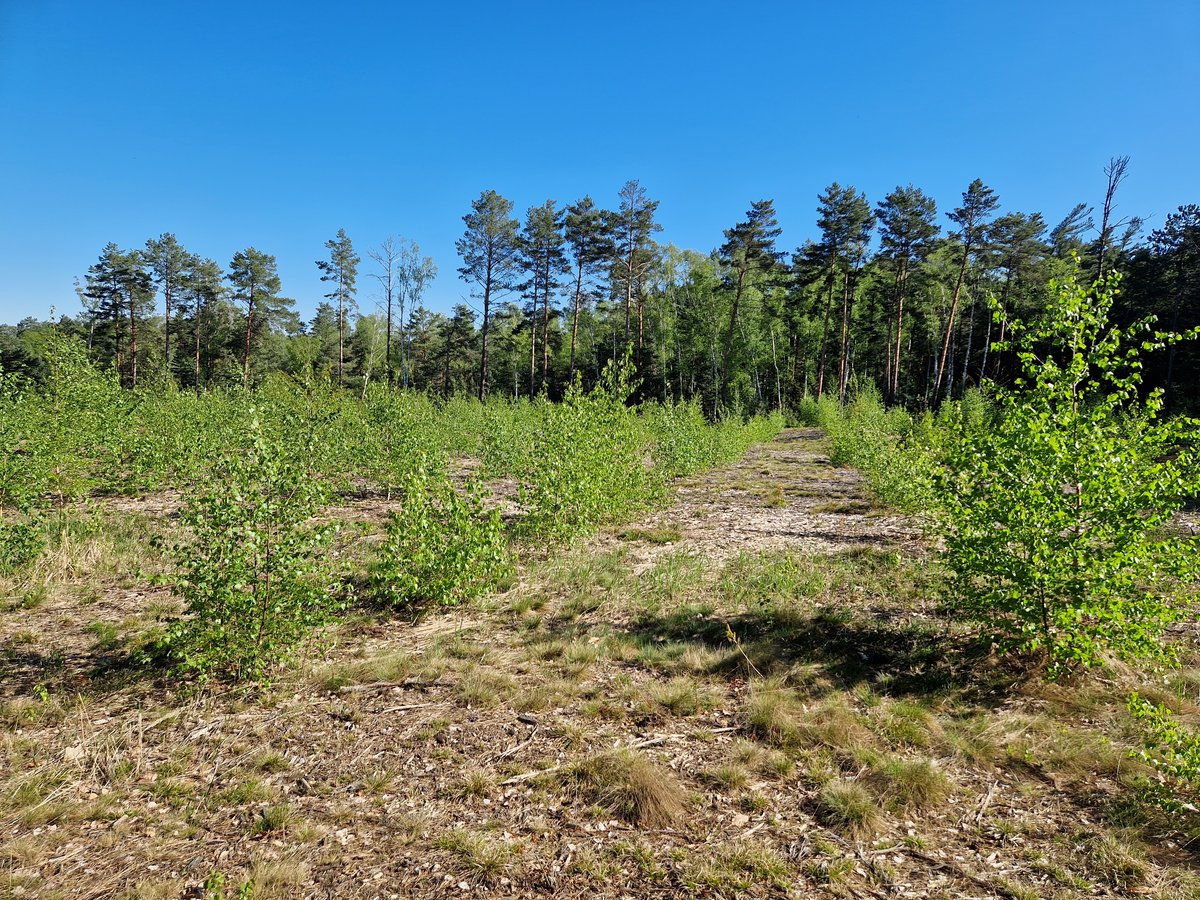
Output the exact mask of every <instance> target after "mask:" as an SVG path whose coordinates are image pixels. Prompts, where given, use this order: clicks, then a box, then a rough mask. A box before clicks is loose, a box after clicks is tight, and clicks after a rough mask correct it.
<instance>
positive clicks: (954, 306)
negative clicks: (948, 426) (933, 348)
mask: <svg viewBox="0 0 1200 900" xmlns="http://www.w3.org/2000/svg"><path fill="white" fill-rule="evenodd" d="M970 258H971V245H970V244H965V245H964V246H963V259H962V265H961V266H959V269H958V279H957V280H956V281H955V282H954V297H953V298H952V299H951V300H950V318H949V320H948V321H947V322H946V336H945V337H944V338H943V339H942V356H941V359H940V360H939V362H938V370H937V379H936V380H935V381H934V383H933V402H934V403H937V402H938V400H939V399H940V395H941V392H942V380H943V377H944V375H945V374H946V357H947V355H948V354H949V352H950V338H951V337H952V336H953V334H954V319H955V316H956V315H957V313H958V301H959V298H960V296H961V295H962V286H963V278H964V276H965V275H966V274H967V260H969V259H970ZM950 377H951V380H953V378H954V374H953V372H951V375H950ZM948 393H949V392H948V391H947V394H948Z"/></svg>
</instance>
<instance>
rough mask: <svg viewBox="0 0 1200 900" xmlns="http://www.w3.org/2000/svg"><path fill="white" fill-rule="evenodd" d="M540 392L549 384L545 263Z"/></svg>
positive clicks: (548, 326)
mask: <svg viewBox="0 0 1200 900" xmlns="http://www.w3.org/2000/svg"><path fill="white" fill-rule="evenodd" d="M542 292H543V293H542V390H544V391H546V392H549V390H550V388H549V384H550V264H549V263H548V262H547V263H546V272H545V281H544V282H543V284H542Z"/></svg>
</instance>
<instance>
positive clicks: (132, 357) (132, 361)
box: [129, 290, 137, 388]
mask: <svg viewBox="0 0 1200 900" xmlns="http://www.w3.org/2000/svg"><path fill="white" fill-rule="evenodd" d="M136 303H137V301H136V299H135V297H134V293H133V291H132V290H131V291H130V292H129V375H130V377H129V386H130V387H134V388H136V387H137V305H136Z"/></svg>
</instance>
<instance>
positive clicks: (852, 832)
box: [816, 778, 883, 839]
mask: <svg viewBox="0 0 1200 900" xmlns="http://www.w3.org/2000/svg"><path fill="white" fill-rule="evenodd" d="M816 816H817V820H818V821H819V822H821V823H822V824H823V825H827V826H828V827H830V828H832V829H834V830H835V831H838V832H840V833H842V834H845V835H847V836H848V837H852V838H855V839H862V838H866V837H870V836H871V835H872V834H874V833H875V830H876V829H877V828H878V827H879V825H880V823H881V820H882V818H883V815H882V811H881V810H880V809H879V805H878V804H877V803H876V800H875V798H874V797H873V796H872V794H871V792H870V791H869V790H867V788H866V787H864V786H863V785H862V784H860V783H859V782H857V781H852V780H849V779H845V778H836V779H834V780H832V781H830V782H829V783H828V784H826V785H825V786H824V787H823V788H821V790H820V793H819V794H818V795H817V799H816Z"/></svg>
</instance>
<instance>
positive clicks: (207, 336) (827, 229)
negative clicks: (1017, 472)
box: [0, 157, 1200, 417]
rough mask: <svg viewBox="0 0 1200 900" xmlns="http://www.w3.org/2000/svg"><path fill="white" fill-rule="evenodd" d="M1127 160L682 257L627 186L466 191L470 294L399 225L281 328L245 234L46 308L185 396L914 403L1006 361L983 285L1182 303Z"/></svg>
mask: <svg viewBox="0 0 1200 900" xmlns="http://www.w3.org/2000/svg"><path fill="white" fill-rule="evenodd" d="M1127 166H1128V158H1125V157H1122V158H1117V159H1114V160H1112V161H1111V162H1110V163H1109V165H1108V166H1106V167H1105V169H1104V174H1105V176H1106V184H1105V191H1104V194H1103V199H1102V202H1100V203H1098V204H1097V205H1096V207H1095V208H1093V207H1092V206H1089V205H1088V204H1086V203H1080V204H1078V205H1077V206H1075V207H1074V208H1073V209H1072V210H1071V211H1070V212H1069V213H1068V215H1067V216H1066V217H1065V218H1063V219H1062V221H1060V222H1058V223H1057V224H1056V225H1054V226H1053V227H1051V226H1050V225H1049V224H1048V223H1047V222H1046V220H1045V219H1044V218H1043V216H1042V214H1041V213H1038V212H1020V211H1004V210H1002V209H1001V205H1000V200H999V197H998V196H997V195H996V192H995V191H994V190H992V189H991V188H990V187H988V186H987V185H986V184H984V183H983V181H981V180H979V179H976V180H975V181H972V182H971V183H970V184H969V185H968V186H967V187H966V190H964V191H963V193H962V197H961V202H960V203H958V204H957V205H955V206H954V207H952V208H951V209H950V210H948V211H946V212H945V213H944V215H939V210H938V206H937V203H936V202H935V200H934V199H933V198H932V197H930V196H929V195H928V194H926V193H925V192H924V191H923V190H921V189H920V188H918V187H914V186H913V185H911V184H909V185H900V186H897V187H896V188H895V189H894V190H893V191H891V192H890V193H888V194H887V195H886V196H884V197H883V198H882V199H879V200H877V201H876V202H875V203H874V204H872V203H871V202H870V200H868V198H867V197H866V195H865V194H864V193H863V192H862V191H859V190H857V189H856V188H854V187H853V186H850V185H842V184H840V183H837V182H834V183H833V184H831V185H829V186H828V187H827V188H826V189H825V190H824V191H822V192H821V193H820V194H819V195H818V197H817V205H816V216H817V228H818V233H819V236H818V237H817V238H816V239H815V240H808V241H805V242H804V243H803V244H802V245H801V246H799V247H797V248H795V249H794V250H793V251H792V252H790V253H789V252H786V251H785V250H784V249H783V248H782V246H781V245H780V236H781V233H782V232H781V229H780V227H779V224H778V221H777V218H776V213H775V208H774V204H773V201H771V200H759V201H755V202H753V203H752V204H751V205H750V207H749V209H748V210H747V212H746V214H745V216H744V217H743V219H742V220H741V221H739V222H736V223H734V224H733V225H732V226H731V227H730V228H728V229H726V230H725V232H724V240H723V242H722V243H721V244H720V245H719V246H718V247H716V248H715V249H714V250H712V251H710V252H700V251H696V250H689V249H681V248H679V247H677V246H675V245H674V244H671V243H661V242H659V241H658V240H657V238H656V236H657V235H658V233H659V232H660V231H661V230H662V229H661V225H660V224H659V223H658V221H657V212H658V205H659V204H658V201H656V200H653V199H651V198H650V196H649V194H648V193H647V191H646V189H645V188H644V187H643V186H642V185H641V184H640V183H639V182H637V181H629V182H627V183H626V184H625V185H624V186H622V188H621V189H620V191H619V192H618V195H617V198H616V199H617V203H616V205H615V208H612V209H606V208H603V207H601V206H599V205H597V204H596V202H595V201H594V200H593V199H592V198H591V197H590V196H585V197H583V198H582V199H580V200H577V201H575V202H573V203H569V204H566V205H565V206H560V205H559V203H558V202H556V201H554V200H547V201H545V202H544V203H542V204H540V205H537V206H533V207H530V208H529V209H528V210H527V211H526V213H525V216H524V219H523V220H522V219H520V218H518V217H517V215H516V213H515V210H514V206H513V203H512V202H511V201H510V200H508V199H506V198H504V197H502V196H501V195H500V194H498V193H496V192H495V191H490V190H489V191H484V192H483V193H482V194H481V195H480V196H479V198H478V199H476V200H475V201H474V202H473V203H472V204H471V209H470V211H469V212H468V213H467V214H466V215H465V216H464V217H463V222H464V231H463V235H462V237H461V238H460V239H459V240H458V242H457V247H456V249H457V251H458V255H459V266H458V269H457V271H458V275H459V276H460V278H461V279H462V280H463V281H464V282H465V283H466V284H468V285H469V286H470V299H471V302H470V303H467V302H464V303H459V304H457V305H456V306H455V307H454V308H453V310H451V311H450V312H449V313H446V314H443V313H437V312H432V311H430V310H429V309H428V308H427V307H426V306H425V305H424V302H423V297H424V294H425V291H426V288H427V287H428V285H429V284H430V282H431V281H432V280H433V279H434V278H436V277H437V274H438V269H437V266H436V265H435V264H434V262H433V260H432V259H431V258H429V257H428V256H425V255H423V254H422V252H421V250H420V247H419V246H418V245H417V244H416V243H415V242H413V241H411V240H407V239H403V238H395V237H392V238H387V239H386V240H384V241H383V242H382V243H380V244H379V245H377V246H376V247H374V248H372V249H370V250H369V251H368V252H367V257H368V261H367V262H366V263H365V265H364V260H363V259H362V258H361V256H360V255H359V253H358V252H357V251H356V250H355V248H354V246H353V244H352V242H351V240H350V238H349V237H348V236H347V235H346V233H345V231H344V230H339V231H338V232H337V234H336V235H335V237H333V238H331V239H330V240H329V241H327V242H326V245H325V249H326V251H327V253H326V256H325V257H323V258H322V259H320V260H317V261H316V262H315V264H316V266H317V268H318V270H319V272H320V278H321V279H322V281H323V282H325V283H326V284H327V286H328V288H329V290H328V292H327V293H326V294H325V296H324V300H323V302H322V303H321V304H320V305H319V306H318V307H317V310H316V314H315V315H314V316H313V318H312V319H311V320H309V321H307V322H304V321H301V319H300V317H299V315H298V314H297V313H296V310H295V303H294V301H293V300H292V299H290V298H288V297H287V296H285V295H284V293H283V288H282V285H281V282H280V279H279V275H278V273H277V267H276V260H275V257H273V256H272V255H270V254H268V253H265V252H263V251H260V250H258V249H256V248H254V247H248V248H246V249H244V250H240V251H238V252H237V253H235V254H234V255H233V258H232V259H231V260H230V262H229V264H228V265H227V266H226V267H225V268H224V269H222V267H221V266H220V265H219V264H218V263H216V262H215V261H213V260H211V259H204V258H201V257H199V256H197V255H196V254H193V253H190V252H189V251H188V250H186V249H185V248H184V247H183V245H182V244H181V243H180V242H179V241H178V240H177V239H176V237H175V236H174V235H173V234H169V233H168V234H163V235H161V236H159V237H158V238H154V239H151V240H148V241H147V242H146V244H145V246H144V247H141V248H137V249H133V250H123V249H121V248H119V247H118V246H116V245H115V244H109V245H108V246H106V247H105V248H104V249H103V251H102V252H101V254H100V257H99V259H98V260H97V262H96V263H95V264H94V265H92V266H91V268H89V269H88V271H87V274H86V276H85V278H84V280H83V282H82V283H79V284H78V285H77V292H78V295H79V298H80V302H81V305H82V312H81V313H80V314H78V315H74V316H64V317H63V318H62V319H61V320H60V322H58V323H56V324H57V326H58V327H60V328H67V329H71V330H73V331H75V332H77V333H78V334H79V335H80V336H81V337H82V338H83V339H85V340H86V341H87V344H88V346H89V348H90V349H91V352H92V354H93V356H94V358H95V360H96V361H97V362H98V363H99V364H100V365H101V366H105V367H112V368H114V369H116V370H117V371H118V372H120V375H121V378H122V381H123V383H125V384H126V385H128V386H130V387H135V386H137V385H139V384H144V383H147V382H149V381H162V380H170V381H173V382H174V383H175V384H177V385H178V386H179V387H182V388H194V389H197V390H204V389H209V388H216V387H223V386H230V385H235V384H244V385H246V384H252V383H254V382H256V381H257V380H258V379H260V378H261V377H262V376H264V375H265V374H267V373H269V372H272V371H282V372H285V373H288V374H290V375H292V376H294V377H297V378H314V377H327V378H329V379H331V380H334V381H335V382H336V383H338V384H340V385H343V386H347V387H353V388H360V387H361V386H362V385H364V384H366V383H369V382H371V381H373V380H385V381H387V382H389V383H393V384H398V385H400V386H403V387H407V388H413V389H416V390H421V391H426V392H429V393H433V394H436V395H441V396H450V395H451V394H457V393H464V394H473V395H475V396H478V397H480V398H484V397H486V396H488V395H489V394H502V395H508V396H513V397H521V396H529V397H535V396H538V395H539V394H546V395H548V396H550V397H551V398H558V397H561V396H562V395H563V393H564V392H565V389H566V387H567V386H568V385H569V384H570V383H571V382H572V381H573V380H575V379H577V378H578V379H580V380H582V381H583V382H584V384H585V385H587V384H590V383H594V382H595V381H596V380H597V379H598V377H599V374H600V372H601V371H602V370H603V367H604V364H605V363H606V362H607V361H608V360H610V359H619V358H621V357H622V356H624V355H625V354H626V353H628V354H630V355H631V356H632V357H633V359H634V361H635V363H636V365H637V370H638V372H639V376H640V379H641V386H640V390H641V392H642V394H643V395H644V396H646V397H657V398H661V399H664V400H671V399H693V398H695V399H699V400H700V401H701V403H702V405H703V407H704V409H705V410H706V412H708V413H709V414H710V415H712V416H714V417H718V416H721V415H724V414H727V413H748V412H753V411H764V410H770V409H787V408H790V407H793V406H794V405H795V404H796V403H797V402H798V401H799V400H800V399H801V398H803V397H805V396H815V397H821V396H824V395H829V394H832V395H835V396H837V397H838V398H840V399H845V397H846V395H847V393H848V391H849V390H850V389H851V386H852V384H853V383H854V382H855V381H856V380H857V381H860V382H861V381H870V382H874V384H875V385H876V386H877V387H878V389H879V390H880V392H881V393H882V394H883V395H884V397H885V398H886V399H887V400H888V401H889V402H892V403H901V404H905V405H908V406H910V407H932V406H936V405H938V404H939V403H941V402H942V401H944V400H945V399H948V398H953V397H958V396H961V395H962V394H963V392H964V391H966V390H967V389H969V388H971V387H973V386H976V385H978V384H980V383H981V382H982V381H983V380H984V379H992V380H999V381H1001V382H1003V381H1004V380H1005V379H1007V378H1009V377H1011V375H1012V373H1013V371H1014V363H1015V361H1014V360H1013V359H1011V358H1009V354H1006V353H1004V352H996V351H995V350H993V347H994V346H995V345H996V344H997V343H998V342H1003V341H1004V339H1005V337H1006V335H1005V334H1004V328H1005V326H1004V324H1003V323H1004V321H1005V318H1004V317H996V316H994V315H993V314H992V313H991V311H990V308H989V305H988V298H989V297H994V298H997V299H998V301H999V303H1000V305H1001V308H1002V310H1004V311H1005V313H1006V314H1009V315H1010V316H1014V315H1015V316H1016V317H1018V318H1021V317H1026V316H1031V315H1034V314H1036V313H1037V312H1039V311H1040V310H1042V309H1044V308H1045V307H1046V304H1047V302H1048V300H1049V294H1048V289H1047V284H1048V282H1049V280H1050V279H1051V278H1054V277H1060V276H1062V275H1064V274H1065V273H1066V271H1067V269H1068V268H1070V267H1072V266H1074V265H1076V263H1075V262H1074V260H1075V259H1079V260H1080V261H1081V262H1080V263H1079V264H1080V265H1082V267H1083V270H1084V274H1085V275H1086V276H1087V277H1092V276H1094V277H1102V276H1103V275H1104V274H1105V273H1106V272H1108V271H1111V270H1113V269H1117V270H1120V271H1121V272H1123V273H1124V275H1125V281H1124V283H1123V289H1122V292H1121V294H1120V295H1119V298H1118V306H1117V308H1116V310H1115V317H1116V319H1117V320H1118V321H1122V320H1124V321H1131V320H1133V319H1135V318H1138V317H1141V316H1143V315H1145V314H1147V313H1153V314H1156V315H1158V316H1159V318H1160V321H1162V323H1163V324H1164V325H1165V326H1169V327H1171V328H1172V329H1176V330H1178V329H1182V328H1186V327H1188V326H1191V325H1194V324H1196V323H1197V322H1198V321H1200V207H1198V206H1196V205H1194V204H1189V205H1184V206H1180V207H1179V208H1178V209H1177V210H1176V211H1175V212H1173V213H1171V214H1170V215H1168V216H1167V217H1166V219H1165V221H1164V222H1163V224H1162V226H1161V227H1159V228H1158V229H1155V230H1153V231H1151V232H1149V233H1148V234H1143V227H1142V226H1143V222H1142V220H1141V219H1140V218H1138V217H1135V216H1134V217H1119V216H1118V215H1117V204H1116V194H1117V189H1118V187H1119V186H1120V184H1121V182H1122V180H1123V179H1124V177H1125V175H1126V172H1127ZM360 274H361V275H363V276H365V277H367V278H369V279H370V280H372V281H374V282H375V283H376V284H377V291H376V292H374V293H375V294H376V295H377V296H378V298H379V305H378V309H377V311H372V312H365V313H364V312H362V311H360V309H359V296H360V294H359V292H360V277H359V276H360ZM45 327H46V323H39V322H37V321H35V320H32V319H27V320H24V321H23V322H21V323H19V324H18V325H17V326H15V327H13V326H4V327H3V328H0V367H3V368H4V369H6V370H10V371H20V372H25V373H27V374H31V375H33V376H35V377H36V375H37V371H38V353H37V348H38V341H39V334H41V333H43V332H44V329H45ZM1197 362H1200V360H1198V359H1197V354H1196V350H1195V348H1194V347H1192V346H1180V347H1176V346H1171V347H1170V348H1168V349H1166V350H1164V351H1163V352H1162V353H1160V354H1158V355H1157V356H1154V357H1152V358H1151V359H1150V360H1149V362H1148V363H1147V369H1148V372H1147V374H1148V378H1147V383H1148V384H1151V385H1153V386H1159V387H1162V388H1163V389H1164V390H1165V391H1166V392H1167V394H1168V400H1169V402H1171V403H1172V404H1173V405H1174V406H1176V407H1181V406H1185V405H1187V404H1188V403H1189V402H1194V401H1192V398H1195V397H1196V396H1197V391H1196V388H1197V387H1198V386H1200V384H1198V382H1200V366H1198V365H1197Z"/></svg>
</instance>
